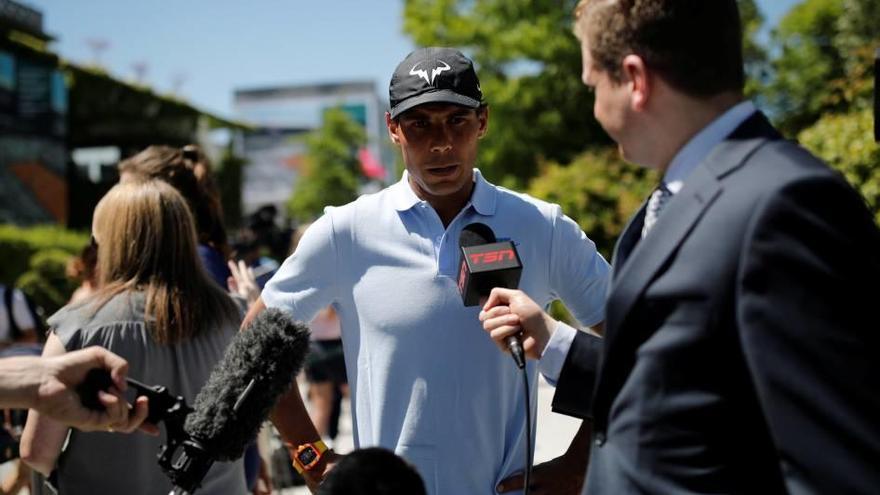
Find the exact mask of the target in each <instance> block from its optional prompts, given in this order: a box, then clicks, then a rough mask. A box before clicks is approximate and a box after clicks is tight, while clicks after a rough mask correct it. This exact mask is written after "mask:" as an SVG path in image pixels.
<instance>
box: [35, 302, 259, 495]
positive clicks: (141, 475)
mask: <svg viewBox="0 0 880 495" xmlns="http://www.w3.org/2000/svg"><path fill="white" fill-rule="evenodd" d="M144 304H145V297H144V294H143V293H140V292H134V293H122V294H119V295H117V296H115V297H114V298H113V299H111V300H110V301H108V302H107V304H105V305H104V306H103V307H102V308H101V309H100V310H98V312H97V313H95V314H92V313H93V309H92V308H91V306H90V305H89V304H88V302H86V303H81V304H76V305H70V306H65V307H64V308H62V309H61V310H59V311H58V312H57V313H55V314H54V315H53V316H52V317H51V318H50V319H49V325H50V326H51V327H52V330H53V331H54V333H55V335H57V336H58V338H59V339H61V342H62V343H63V344H64V347H65V348H66V349H67V350H68V351H72V350H76V349H81V348H83V347H88V346H92V345H98V346H101V347H105V348H107V349H109V350H110V351H113V352H115V353H116V354H118V355H120V356H122V357H123V358H125V359H126V360H127V361H128V364H129V369H128V373H129V376H130V377H132V378H134V379H136V380H138V381H141V382H143V383H146V384H148V385H164V386H165V387H167V388H168V390H169V392H171V393H172V394H175V395H181V396H183V397H184V398H185V399H186V401H187V404H189V405H192V404H193V402H194V399H195V397H196V394H198V392H199V390H200V389H201V387H202V386H203V385H204V383H205V381H207V379H208V375H209V374H210V373H211V370H212V369H213V367H214V364H215V363H216V362H217V361H218V360H219V359H220V358H221V357H222V356H223V352H224V350H225V349H226V346H227V345H228V344H229V341H230V339H231V338H232V337H233V336H234V335H235V334H236V332H237V331H238V323H237V322H235V321H229V322H227V323H226V324H225V325H223V327H222V328H217V329H211V331H207V332H203V333H201V334H200V335H198V336H196V337H195V338H193V339H190V340H188V341H185V342H180V343H177V344H172V345H159V344H157V343H156V342H155V341H154V340H153V339H152V337H151V336H150V333H149V331H148V330H147V328H146V326H145V324H144ZM164 443H165V433H164V428H163V432H162V434H161V435H160V436H159V437H153V436H150V435H146V434H143V433H140V432H135V433H132V434H129V435H124V434H119V433H104V432H93V433H83V432H81V431H79V430H71V433H70V438H69V440H68V443H67V446H66V448H65V450H64V451H63V453H62V454H61V457H60V458H59V460H58V488H59V491H60V493H61V494H62V495H67V494H85V493H96V494H97V493H107V494H110V493H118V494H124V495H139V494H143V495H166V494H168V493H169V492H170V491H171V488H172V486H171V483H170V482H169V481H168V478H167V477H166V476H165V474H164V473H162V470H161V469H159V465H158V464H157V462H156V454H157V453H158V451H159V446H160V445H163V444H164ZM246 492H247V489H246V488H245V479H244V465H243V463H242V460H241V459H239V460H237V461H235V462H224V463H214V466H213V467H212V468H211V470H210V471H209V472H208V474H207V476H206V477H205V479H204V480H203V482H202V487H201V488H200V489H199V490H198V493H199V495H242V494H244V493H246Z"/></svg>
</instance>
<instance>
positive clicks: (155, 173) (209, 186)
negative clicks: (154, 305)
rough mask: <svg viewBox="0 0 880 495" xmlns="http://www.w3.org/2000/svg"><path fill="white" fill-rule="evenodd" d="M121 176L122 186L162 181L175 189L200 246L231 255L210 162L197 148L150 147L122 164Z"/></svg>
mask: <svg viewBox="0 0 880 495" xmlns="http://www.w3.org/2000/svg"><path fill="white" fill-rule="evenodd" d="M119 174H120V178H121V179H122V182H126V181H128V180H136V181H137V180H145V179H159V180H163V181H165V182H167V183H169V184H171V185H172V186H174V188H175V189H177V192H179V193H180V194H182V195H183V198H184V199H185V200H186V202H187V204H189V207H190V211H191V212H192V213H193V215H194V216H195V222H196V232H197V234H198V239H199V242H200V243H203V244H207V245H209V246H211V247H213V248H214V249H216V250H218V251H220V253H221V254H222V255H223V257H224V258H225V257H227V256H228V255H229V251H230V249H229V242H228V239H227V237H226V230H225V228H224V227H223V207H222V205H221V203H220V191H219V189H218V188H217V185H216V184H215V183H214V176H213V174H212V172H211V165H210V162H209V161H208V158H207V157H206V156H205V155H204V153H202V152H201V150H200V149H199V148H198V146H195V145H192V144H191V145H187V146H184V147H183V148H172V147H170V146H148V147H147V148H146V149H144V150H143V151H141V152H140V153H138V154H136V155H134V156H132V157H130V158H127V159H125V160H123V161H122V162H120V163H119Z"/></svg>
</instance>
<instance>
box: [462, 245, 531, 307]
mask: <svg viewBox="0 0 880 495" xmlns="http://www.w3.org/2000/svg"><path fill="white" fill-rule="evenodd" d="M461 254H462V257H461V265H460V267H459V271H458V290H459V292H460V293H461V295H462V299H463V301H464V304H465V306H472V305H476V304H478V301H479V298H480V297H481V296H483V297H485V296H488V295H489V292H490V291H491V290H492V288H493V287H506V288H511V289H512V288H516V287H517V285H518V283H519V276H520V272H522V262H521V261H520V259H519V253H517V252H516V247H515V246H514V244H513V243H512V242H510V241H503V242H493V243H491V244H480V245H477V246H467V247H465V246H462V248H461Z"/></svg>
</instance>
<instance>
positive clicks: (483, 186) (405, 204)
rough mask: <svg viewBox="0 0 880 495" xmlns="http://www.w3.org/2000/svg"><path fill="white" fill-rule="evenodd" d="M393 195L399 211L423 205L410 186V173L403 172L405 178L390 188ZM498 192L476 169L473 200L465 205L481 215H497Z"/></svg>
mask: <svg viewBox="0 0 880 495" xmlns="http://www.w3.org/2000/svg"><path fill="white" fill-rule="evenodd" d="M389 192H390V193H391V195H392V202H393V203H394V208H395V209H396V210H397V211H406V210H409V209H410V208H412V207H413V206H415V205H417V204H419V203H421V201H422V200H421V199H419V197H418V196H416V193H415V191H413V190H412V187H410V185H409V172H407V171H406V170H404V171H403V177H401V179H400V180H399V181H398V182H397V183H396V184H394V185H393V186H391V187H390V188H389ZM497 194H498V192H497V191H496V190H495V186H493V185H492V184H489V183H488V182H487V181H486V179H484V178H483V174H481V173H480V170H479V169H476V168H475V169H474V190H473V192H472V193H471V200H470V202H468V204H467V205H465V208H467V207H468V206H469V205H473V207H474V210H476V212H477V213H479V214H480V215H492V214H494V213H495V204H496V200H497V198H496V196H497Z"/></svg>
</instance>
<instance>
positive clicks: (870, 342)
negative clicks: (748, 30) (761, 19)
mask: <svg viewBox="0 0 880 495" xmlns="http://www.w3.org/2000/svg"><path fill="white" fill-rule="evenodd" d="M576 13H577V22H576V28H575V31H576V34H577V35H578V38H579V39H580V41H581V44H582V53H583V80H584V84H586V85H587V86H588V87H590V88H592V89H593V90H594V91H595V94H596V103H595V107H594V113H595V116H596V118H597V119H598V120H599V122H600V123H601V124H602V125H603V127H604V128H605V129H606V131H607V132H608V133H609V134H610V135H611V136H612V137H613V138H614V139H615V141H617V143H618V144H619V146H620V150H621V152H622V154H623V156H624V157H625V158H626V159H628V160H629V161H632V162H635V163H638V164H640V165H643V166H646V167H651V168H656V169H659V170H660V171H661V172H662V173H663V174H664V177H663V182H662V184H661V185H660V186H659V187H658V192H655V193H654V194H652V195H651V198H649V199H648V200H647V201H646V202H645V204H644V205H643V206H642V208H641V209H640V210H639V211H638V213H636V215H635V216H634V217H633V218H632V219H631V221H630V223H629V225H628V226H627V227H626V229H625V230H624V232H623V234H622V235H621V237H620V239H619V240H618V244H617V247H616V249H615V253H614V261H613V270H614V275H613V281H612V285H611V288H610V292H609V297H608V301H607V310H606V320H605V339H604V342H603V341H602V340H601V339H599V338H598V337H595V336H591V335H588V334H585V333H579V332H573V331H572V330H571V329H570V328H568V327H565V326H564V325H562V324H556V323H555V322H552V320H551V321H548V318H547V317H546V315H542V314H541V312H540V309H539V308H537V307H536V306H535V305H534V303H531V301H528V300H527V298H525V296H524V295H523V294H522V293H519V292H517V291H507V290H500V289H496V290H495V292H494V293H493V295H492V297H491V298H490V300H489V301H488V302H487V304H486V306H485V308H484V309H485V311H484V312H483V313H482V314H481V319H482V320H483V322H484V328H486V330H488V331H490V332H491V336H492V338H493V339H496V340H503V338H504V337H505V336H507V335H509V334H512V333H514V332H517V331H519V330H522V331H523V333H524V338H525V340H526V343H527V346H528V347H529V348H530V354H531V355H532V356H533V357H540V359H541V360H542V361H544V360H545V359H550V356H549V355H548V354H551V353H553V352H558V351H559V349H563V350H568V354H567V357H566V358H565V359H564V360H561V361H564V365H563V366H562V369H561V372H560V373H559V378H558V383H557V391H556V395H555V397H554V408H555V409H556V410H557V411H561V412H565V413H567V414H572V415H578V416H581V417H591V418H592V420H593V439H594V447H593V452H592V457H591V459H590V467H589V470H588V472H587V482H586V487H585V493H590V494H591V495H596V494H626V493H748V494H753V493H762V494H765V493H770V494H774V493H797V494H801V493H811V494H812V493H816V494H818V493H823V494H824V493H877V490H878V489H880V465H878V459H880V420H878V418H880V389H878V384H880V365H878V364H877V363H878V360H877V357H876V354H877V351H878V349H880V337H878V334H880V332H878V323H877V314H876V308H877V305H878V302H880V291H878V288H877V281H878V279H880V231H878V229H877V226H876V225H875V224H874V222H873V220H872V218H871V216H870V214H869V213H868V211H867V209H866V207H865V204H864V202H863V200H862V199H861V198H860V197H859V195H858V194H857V193H856V192H854V191H853V189H852V188H851V187H850V186H849V185H848V184H847V183H846V182H845V181H844V180H843V179H842V178H841V176H840V175H839V174H837V173H835V172H833V171H832V170H830V169H829V168H828V167H827V166H826V165H825V164H823V163H822V162H820V161H819V160H818V159H816V158H815V157H813V156H812V155H810V154H809V153H808V152H807V151H805V150H803V149H802V148H800V147H798V146H797V145H796V144H794V143H792V142H789V141H785V140H783V139H782V138H781V137H780V135H779V134H778V133H777V132H776V131H775V130H774V129H773V127H772V126H771V125H770V123H769V122H768V121H767V119H766V118H765V117H764V115H763V114H761V113H760V112H759V111H757V110H756V109H755V108H754V106H753V105H752V103H750V102H748V101H745V100H744V98H743V96H742V87H743V79H744V76H743V68H742V55H741V42H742V40H741V34H740V33H741V27H740V22H739V17H738V11H737V4H736V1H735V0H715V1H706V0H642V1H639V2H635V1H632V0H630V1H626V0H582V1H581V3H580V4H579V6H578V8H577V10H576ZM505 304H509V307H507V306H503V305H505ZM554 330H555V331H554ZM560 342H561V344H560ZM600 356H601V358H600ZM550 360H552V359H550ZM545 374H546V373H545Z"/></svg>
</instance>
